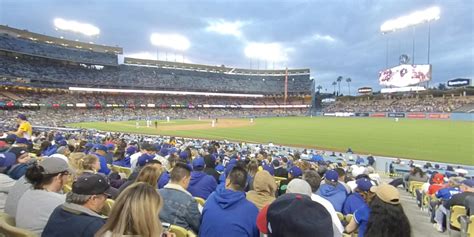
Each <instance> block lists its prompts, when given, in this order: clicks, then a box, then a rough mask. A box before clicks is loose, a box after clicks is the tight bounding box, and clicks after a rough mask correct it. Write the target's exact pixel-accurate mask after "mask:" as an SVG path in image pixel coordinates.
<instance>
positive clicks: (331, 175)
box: [324, 170, 339, 182]
mask: <svg viewBox="0 0 474 237" xmlns="http://www.w3.org/2000/svg"><path fill="white" fill-rule="evenodd" d="M324 178H325V179H326V180H329V181H332V182H337V180H338V179H339V174H338V173H337V172H336V171H335V170H328V171H326V173H325V174H324Z"/></svg>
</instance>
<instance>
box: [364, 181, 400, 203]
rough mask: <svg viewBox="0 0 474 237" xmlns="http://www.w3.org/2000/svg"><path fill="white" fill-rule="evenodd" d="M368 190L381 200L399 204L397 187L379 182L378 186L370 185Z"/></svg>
mask: <svg viewBox="0 0 474 237" xmlns="http://www.w3.org/2000/svg"><path fill="white" fill-rule="evenodd" d="M370 191H371V192H373V193H375V194H376V195H377V197H378V198H380V199H381V200H382V201H384V202H386V203H389V204H393V205H397V204H400V193H399V192H398V190H397V188H395V187H393V186H392V185H389V184H381V185H379V186H372V187H371V188H370Z"/></svg>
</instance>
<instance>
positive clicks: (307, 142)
mask: <svg viewBox="0 0 474 237" xmlns="http://www.w3.org/2000/svg"><path fill="white" fill-rule="evenodd" d="M69 126H71V127H81V128H93V129H97V130H102V131H115V132H128V133H140V134H160V135H172V136H180V137H193V138H207V139H219V140H223V139H227V140H232V141H247V142H251V143H269V142H272V143H274V144H281V145H290V146H295V147H306V148H316V149H318V148H319V149H327V150H334V151H346V150H347V148H348V147H350V148H352V150H353V151H354V152H356V153H362V154H373V155H382V156H391V157H401V158H411V159H417V160H429V161H440V162H449V163H457V164H468V165H474V123H473V122H458V121H456V122H454V121H441V120H416V119H400V120H399V121H398V122H397V121H395V120H394V119H388V118H330V117H313V118H309V117H287V118H258V119H255V120H254V121H253V123H251V122H250V121H249V119H219V120H218V123H217V124H215V126H214V127H212V126H211V121H210V120H200V121H199V120H171V121H170V122H166V121H159V123H158V128H155V126H154V123H152V125H151V127H147V126H146V122H145V121H139V127H137V126H136V121H123V122H110V123H105V122H92V123H76V124H70V125H69Z"/></svg>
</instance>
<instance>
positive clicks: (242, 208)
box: [199, 165, 259, 237]
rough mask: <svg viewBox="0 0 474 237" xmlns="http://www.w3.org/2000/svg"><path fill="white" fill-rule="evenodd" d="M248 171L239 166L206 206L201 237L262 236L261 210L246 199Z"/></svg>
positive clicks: (200, 232)
mask: <svg viewBox="0 0 474 237" xmlns="http://www.w3.org/2000/svg"><path fill="white" fill-rule="evenodd" d="M247 177H248V174H247V171H246V170H245V169H244V168H243V167H241V166H239V165H236V166H234V167H233V168H232V170H231V171H230V172H229V175H228V176H227V178H226V180H225V185H223V186H221V185H219V186H218V187H217V190H216V191H215V192H213V193H212V194H211V195H210V196H209V198H208V199H207V201H206V204H205V205H204V210H203V212H202V222H201V228H200V230H199V236H206V237H221V236H226V237H242V236H248V237H258V236H259V231H258V229H257V224H256V220H257V215H258V208H257V207H256V206H255V205H254V204H253V203H251V202H250V201H248V200H247V199H246V198H245V192H244V190H245V187H246V185H247Z"/></svg>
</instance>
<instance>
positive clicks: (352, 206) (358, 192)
mask: <svg viewBox="0 0 474 237" xmlns="http://www.w3.org/2000/svg"><path fill="white" fill-rule="evenodd" d="M356 184H357V187H356V188H355V190H354V192H353V193H352V194H350V195H349V196H347V198H346V201H345V202H344V205H343V206H342V214H344V215H348V214H353V213H354V212H355V211H356V210H357V209H360V208H362V207H365V206H367V200H368V198H369V195H370V188H371V187H372V182H371V181H370V179H368V178H360V179H357V180H356Z"/></svg>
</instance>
